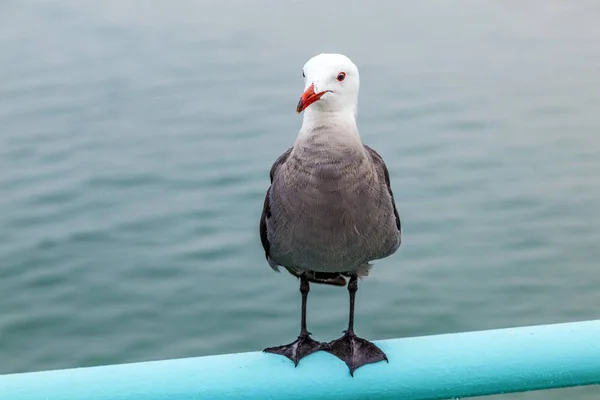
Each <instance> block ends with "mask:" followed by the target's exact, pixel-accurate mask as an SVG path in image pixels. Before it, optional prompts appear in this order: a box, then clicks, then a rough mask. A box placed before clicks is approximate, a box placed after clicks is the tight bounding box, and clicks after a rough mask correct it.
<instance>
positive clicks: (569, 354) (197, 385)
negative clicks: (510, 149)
mask: <svg viewBox="0 0 600 400" xmlns="http://www.w3.org/2000/svg"><path fill="white" fill-rule="evenodd" d="M376 343H377V344H378V345H379V346H380V347H381V348H382V349H383V350H384V351H385V352H386V353H387V355H388V357H389V360H390V362H389V364H386V363H385V362H383V363H378V364H371V365H367V366H365V367H362V368H360V369H358V370H357V371H356V373H355V375H354V378H352V377H350V374H349V373H348V369H347V367H346V366H345V365H344V364H343V363H342V362H341V361H340V360H338V359H337V358H335V357H334V356H332V355H330V354H327V353H324V352H319V353H315V354H312V355H310V356H308V357H306V358H305V359H303V360H302V361H301V362H300V364H299V365H298V367H297V368H294V366H293V364H292V363H291V361H289V360H287V359H285V358H283V357H280V356H276V355H272V354H264V353H261V352H252V353H240V354H228V355H217V356H208V357H198V358H186V359H177V360H165V361H154V362H142V363H133V364H121V365H109V366H101V367H90V368H76V369H65V370H56V371H44V372H31V373H22V374H11V375H3V376H0V399H2V400H109V399H110V400H192V399H193V400H206V399H219V400H228V399H240V398H243V399H251V400H253V399H257V400H259V399H260V400H266V399H286V400H293V399H313V400H316V399H322V400H326V399H327V400H328V399H361V400H363V399H400V398H401V399H405V400H417V399H419V400H425V399H430V400H431V399H448V398H465V397H470V396H480V395H489V394H498V393H508V392H522V391H529V390H538V389H551V388H560V387H568V386H580V385H591V384H598V383H600V320H598V321H586V322H577V323H564V324H555V325H542V326H531V327H520V328H512V329H497V330H487V331H478V332H467V333H456V334H447V335H436V336H425V337H414V338H405V339H393V340H383V341H378V342H376ZM599 391H600V389H599Z"/></svg>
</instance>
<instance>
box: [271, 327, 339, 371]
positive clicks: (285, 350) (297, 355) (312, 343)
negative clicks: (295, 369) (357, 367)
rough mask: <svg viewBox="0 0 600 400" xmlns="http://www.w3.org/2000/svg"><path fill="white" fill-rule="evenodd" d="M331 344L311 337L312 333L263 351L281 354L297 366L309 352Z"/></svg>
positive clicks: (322, 348)
mask: <svg viewBox="0 0 600 400" xmlns="http://www.w3.org/2000/svg"><path fill="white" fill-rule="evenodd" d="M328 348H329V345H328V344H327V343H325V342H317V341H316V340H314V339H312V338H311V337H310V333H308V334H305V335H300V336H298V339H296V340H295V341H293V342H292V343H290V344H284V345H283V346H276V347H268V348H266V349H264V350H263V351H264V352H265V353H272V354H279V355H281V356H285V357H287V358H289V359H290V360H292V362H293V363H294V365H295V366H298V363H299V362H300V360H301V359H303V358H304V357H306V356H307V355H309V354H312V353H314V352H316V351H319V350H327V349H328Z"/></svg>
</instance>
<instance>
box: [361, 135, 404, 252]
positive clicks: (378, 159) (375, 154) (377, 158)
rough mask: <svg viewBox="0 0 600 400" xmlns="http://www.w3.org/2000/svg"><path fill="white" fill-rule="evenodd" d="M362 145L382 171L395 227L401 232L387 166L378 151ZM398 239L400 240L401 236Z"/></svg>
mask: <svg viewBox="0 0 600 400" xmlns="http://www.w3.org/2000/svg"><path fill="white" fill-rule="evenodd" d="M363 146H364V148H365V149H366V150H367V152H368V153H369V154H370V155H371V158H372V159H373V163H374V164H375V167H376V168H378V169H381V170H382V171H383V176H384V178H385V184H386V186H387V190H388V193H389V194H390V197H391V198H392V206H393V207H394V216H395V217H396V227H397V228H398V230H399V231H400V233H402V224H401V223H400V215H398V209H396V201H395V200H394V193H392V187H391V186H390V173H389V171H388V169H387V166H386V165H385V162H384V161H383V158H382V157H381V156H380V155H379V153H378V152H376V151H375V150H373V149H372V148H370V147H369V146H367V145H366V144H365V145H363ZM400 240H402V238H401V239H400Z"/></svg>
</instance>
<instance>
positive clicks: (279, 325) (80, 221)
mask: <svg viewBox="0 0 600 400" xmlns="http://www.w3.org/2000/svg"><path fill="white" fill-rule="evenodd" d="M599 19H600V5H598V3H596V2H593V1H579V2H562V1H555V0H547V1H541V0H540V1H529V2H520V3H517V2H486V1H460V2H456V1H439V2H414V1H382V2H374V3H372V4H370V5H369V4H368V3H367V2H361V1H358V0H356V1H354V0H351V1H345V2H343V3H342V2H328V1H314V0H303V1H286V2H282V1H275V0H272V1H254V2H246V1H241V0H234V1H227V0H226V1H221V2H198V1H192V0H178V1H173V2H169V1H151V2H150V1H148V2H142V1H133V0H102V1H91V0H90V1H88V0H84V1H79V0H57V1H51V0H47V1H41V0H40V1H35V0H2V1H0V171H1V172H0V373H12V372H21V371H34V370H43V369H55V368H68V367H76V366H90V365H98V364H108V363H123V362H133V361H144V360H157V359H165V358H176V357H189V356H200V355H207V354H218V353H228V352H239V351H253V350H260V349H262V348H264V347H266V346H270V345H278V344H282V343H285V342H288V341H289V340H291V339H292V338H294V337H295V336H296V335H297V329H298V323H299V321H298V314H299V304H300V303H299V301H300V298H299V294H298V283H297V281H296V280H295V279H294V278H292V277H291V276H288V275H287V274H275V273H273V272H272V271H271V269H270V268H269V267H268V266H267V264H266V262H265V260H264V253H263V251H262V248H261V245H260V240H259V237H258V229H257V228H258V219H259V217H260V212H261V208H262V202H263V198H264V194H265V191H266V189H267V186H268V184H269V180H268V172H269V168H270V167H271V164H272V162H273V161H274V160H275V159H276V158H277V156H279V154H281V153H282V152H283V151H285V150H286V149H287V148H288V147H289V146H291V144H292V143H293V141H294V138H295V135H296V132H297V131H298V128H299V126H300V123H301V116H297V115H296V114H295V105H296V103H297V100H298V98H299V96H300V94H301V91H302V88H303V82H302V77H301V68H302V65H303V64H304V62H305V61H306V60H308V58H310V57H312V56H313V55H315V54H318V53H320V52H341V53H345V54H347V55H348V56H349V57H351V58H352V59H353V61H355V63H356V64H357V65H358V66H359V68H360V71H361V84H362V86H361V94H360V106H359V127H360V130H361V133H362V136H363V140H364V141H365V142H366V143H367V144H369V145H371V146H373V147H374V148H375V149H377V150H378V151H379V152H380V153H381V154H382V155H383V157H384V159H385V160H386V162H387V164H388V167H389V170H390V174H391V177H392V186H393V190H394V192H395V194H396V198H397V205H398V209H399V212H400V215H401V217H402V220H403V226H404V232H405V239H404V243H403V245H402V247H401V249H400V251H399V252H398V253H397V254H396V255H395V256H393V257H390V258H388V259H385V260H381V261H378V262H377V263H376V267H375V269H374V270H373V272H372V274H371V276H370V277H369V278H368V279H366V280H364V281H363V283H362V284H361V286H360V290H359V292H358V296H359V297H358V304H357V331H358V332H359V333H360V334H361V335H364V336H365V337H368V338H371V339H384V338H394V337H403V336H414V335H428V334H435V333H446V332H457V331H468V330H479V329H487V328H501V327H512V326H520V325H531V324H544V323H554V322H567V321H577V320H585V319H595V318H598V317H599V314H598V306H599V305H600V290H599V287H600V271H599V269H598V259H600V246H598V241H599V239H600V207H599V206H598V204H599V202H600V179H599V175H600V136H599V131H600V112H599V110H598V104H599V102H600V90H599V88H600V24H599V23H598V20H599ZM309 307H310V308H309V324H310V329H311V331H312V332H313V333H314V335H315V337H317V338H319V339H322V340H330V339H333V338H335V337H337V336H339V335H340V333H341V331H342V329H344V328H345V324H346V318H347V293H346V291H345V290H339V289H335V288H332V287H316V286H315V287H314V289H313V291H312V292H311V302H310V304H309ZM599 395H600V392H599V389H597V388H594V387H590V388H580V389H568V390H559V391H548V392H538V393H529V394H515V395H506V396H498V399H563V398H573V399H575V398H576V399H597V398H598V396H599ZM494 398H496V397H494Z"/></svg>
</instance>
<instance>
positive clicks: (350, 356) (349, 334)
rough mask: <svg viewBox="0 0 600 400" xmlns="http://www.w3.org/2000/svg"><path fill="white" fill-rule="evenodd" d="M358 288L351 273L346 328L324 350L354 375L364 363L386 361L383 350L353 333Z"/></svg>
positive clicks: (356, 281)
mask: <svg viewBox="0 0 600 400" xmlns="http://www.w3.org/2000/svg"><path fill="white" fill-rule="evenodd" d="M357 290H358V277H357V276H356V275H352V276H351V277H350V282H348V292H349V293H350V315H349V317H348V329H346V330H345V331H344V335H343V336H342V337H341V338H339V339H336V340H333V341H331V342H329V348H328V349H325V351H327V352H329V353H331V354H333V355H335V356H336V357H338V358H339V359H341V360H342V361H344V362H345V363H346V365H347V366H348V368H350V375H352V376H354V371H356V370H357V369H358V368H359V367H362V366H363V365H365V364H371V363H375V362H378V361H383V360H385V361H388V359H387V357H386V355H385V354H384V353H383V351H381V350H379V348H378V347H377V346H375V345H374V344H373V343H371V342H369V341H368V340H366V339H362V338H359V337H358V336H356V334H355V333H354V298H355V297H356V291H357Z"/></svg>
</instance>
